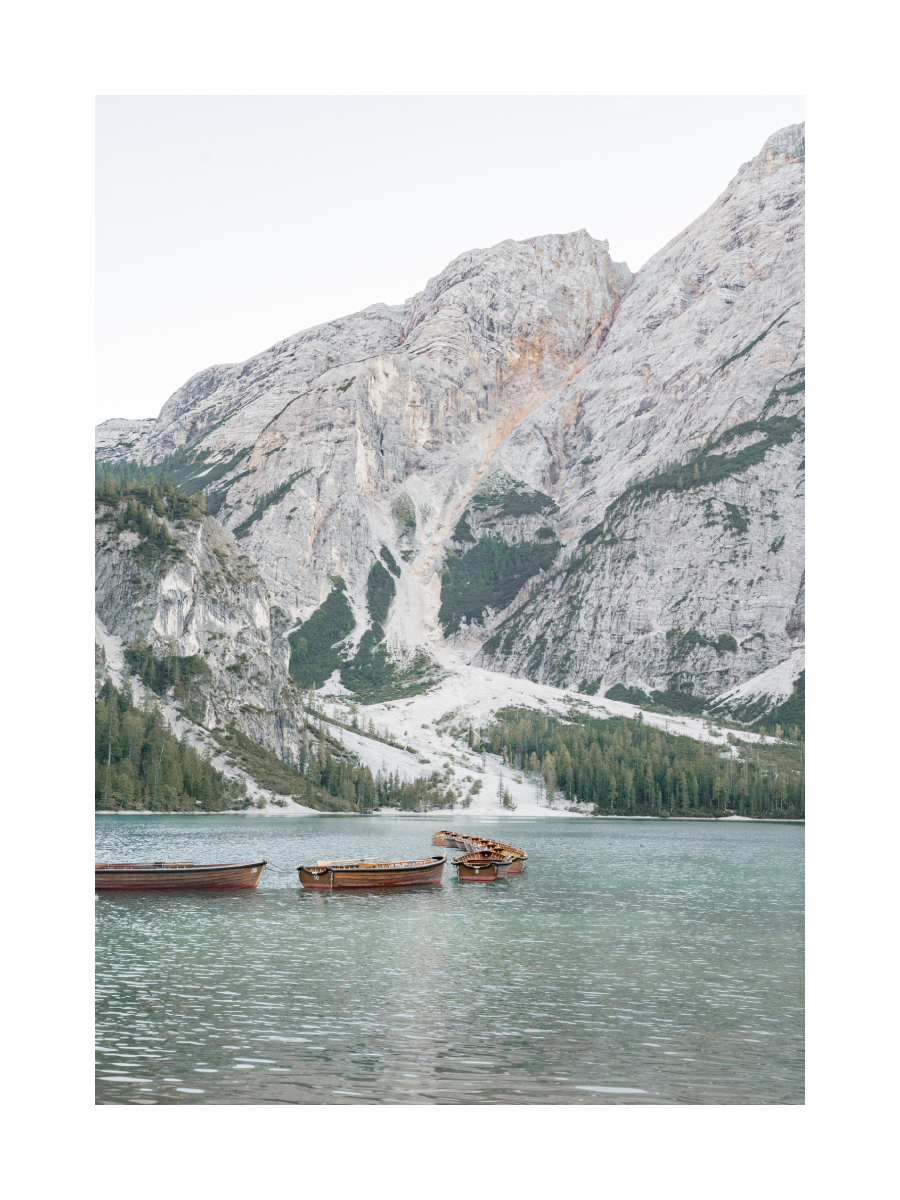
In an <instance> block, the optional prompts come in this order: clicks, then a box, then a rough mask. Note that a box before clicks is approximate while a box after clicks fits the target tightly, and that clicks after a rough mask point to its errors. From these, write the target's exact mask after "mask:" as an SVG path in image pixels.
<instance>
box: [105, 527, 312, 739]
mask: <svg viewBox="0 0 900 1200" xmlns="http://www.w3.org/2000/svg"><path fill="white" fill-rule="evenodd" d="M120 511H121V506H116V505H112V504H99V505H98V521H97V527H96V528H97V534H96V537H97V553H96V564H97V572H96V607H97V616H98V618H99V619H100V620H101V621H102V622H103V626H104V627H105V630H106V632H107V633H108V634H112V635H113V636H114V637H117V638H121V639H122V644H123V645H124V646H129V645H137V646H141V645H146V647H147V649H148V650H149V651H150V652H152V654H153V655H154V656H155V658H156V659H158V660H166V659H171V658H172V657H176V658H178V659H179V661H182V662H184V661H188V666H189V667H191V666H193V665H194V664H195V663H196V658H197V657H198V656H199V658H200V660H201V662H200V670H199V672H198V674H197V675H196V678H194V679H192V678H191V677H190V673H189V672H182V678H183V685H182V687H180V688H179V687H175V686H171V687H168V688H167V689H166V691H165V693H164V694H167V695H168V698H170V699H171V698H173V696H174V698H175V699H176V700H177V701H178V702H179V703H181V704H182V707H184V708H186V709H187V710H189V714H190V716H191V719H192V720H194V721H196V722H198V723H199V724H202V725H205V726H207V727H209V728H215V727H217V726H218V727H225V726H230V725H233V726H235V727H237V728H238V729H240V730H241V731H242V732H244V733H247V734H248V735H249V736H251V737H252V738H253V739H254V740H255V741H257V742H259V743H260V744H263V745H266V746H268V747H269V748H271V749H274V750H276V751H277V752H278V754H279V755H280V757H282V758H284V759H286V760H288V761H291V760H292V759H293V758H294V756H295V753H296V749H297V729H296V726H297V721H296V716H297V712H296V709H297V703H298V696H297V692H296V689H295V688H294V686H293V684H292V683H291V682H290V681H289V680H288V679H287V672H286V658H285V656H284V654H282V655H281V656H280V658H279V656H278V653H277V651H276V652H275V653H273V638H272V633H273V629H272V622H273V619H274V621H275V623H276V626H277V620H278V615H279V614H278V613H277V612H275V613H273V612H272V610H271V608H270V603H269V597H268V594H267V591H266V587H265V583H264V582H263V580H262V578H261V577H260V574H259V572H258V570H257V568H256V566H255V565H254V564H253V563H252V562H251V561H250V559H249V558H248V557H247V556H246V555H243V554H241V552H240V548H239V546H238V544H237V543H236V542H235V539H234V538H233V537H232V536H231V534H229V533H228V532H227V531H226V530H224V529H222V527H221V526H220V525H219V524H218V522H217V521H215V520H213V519H212V518H210V517H201V518H200V519H191V518H185V519H182V520H180V521H178V522H172V521H168V520H166V519H164V518H163V519H162V520H161V521H160V522H159V524H160V525H161V527H162V528H163V529H164V530H165V533H166V535H167V536H168V539H170V542H169V544H168V545H166V546H165V547H164V548H163V549H162V550H158V549H156V548H154V547H153V546H152V545H151V544H150V543H149V542H148V540H147V539H146V538H142V537H141V536H140V535H139V533H137V532H134V531H133V530H131V529H124V530H121V531H119V532H117V531H116V528H115V518H116V516H117V515H119V513H120ZM276 632H277V630H276ZM204 668H205V669H204Z"/></svg>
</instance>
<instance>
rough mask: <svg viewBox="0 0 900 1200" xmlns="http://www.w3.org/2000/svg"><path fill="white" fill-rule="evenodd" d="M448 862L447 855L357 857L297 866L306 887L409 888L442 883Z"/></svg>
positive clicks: (330, 888)
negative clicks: (395, 858) (391, 858)
mask: <svg viewBox="0 0 900 1200" xmlns="http://www.w3.org/2000/svg"><path fill="white" fill-rule="evenodd" d="M446 861H447V855H446V854H435V855H433V856H432V857H431V858H413V859H407V860H405V861H403V862H380V861H379V860H378V859H362V858H356V859H349V860H342V861H339V862H330V861H322V862H317V863H316V865H315V866H314V867H298V868H297V874H298V875H299V876H300V882H301V883H302V884H303V886H304V887H305V888H318V889H320V890H325V891H332V890H335V889H337V888H371V887H409V886H411V885H413V884H421V883H440V882H441V876H442V875H443V873H444V863H445V862H446Z"/></svg>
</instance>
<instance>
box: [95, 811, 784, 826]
mask: <svg viewBox="0 0 900 1200" xmlns="http://www.w3.org/2000/svg"><path fill="white" fill-rule="evenodd" d="M457 811H458V810H456V809H433V810H432V811H431V812H425V813H417V812H401V811H399V810H398V809H390V808H383V809H380V810H379V811H378V812H369V813H351V812H320V811H319V810H318V809H306V810H305V811H304V812H269V811H268V810H260V809H256V810H255V811H252V810H249V809H224V810H223V811H222V812H159V811H156V810H151V809H112V808H96V809H94V816H95V817H253V816H259V817H286V818H295V817H351V818H354V819H356V818H358V817H414V818H418V819H422V818H426V819H428V820H431V821H433V820H436V819H437V818H438V817H441V816H444V815H446V814H448V813H450V814H452V813H454V812H457ZM545 815H546V816H547V817H565V818H568V817H584V818H586V819H588V820H591V821H713V822H715V823H716V824H721V823H723V822H726V821H729V822H730V821H734V822H740V823H741V824H742V825H745V824H750V825H805V824H806V818H805V817H738V816H730V817H654V816H650V815H649V814H644V813H636V814H635V815H634V816H629V815H628V814H626V813H599V814H598V815H597V816H594V814H593V813H568V812H548V813H546V814H543V813H542V814H541V816H542V817H543V816H545ZM497 818H499V819H501V820H504V821H514V820H519V821H533V820H535V819H536V818H535V816H534V815H533V814H526V813H523V814H522V815H521V816H520V817H518V818H517V817H516V816H515V814H514V813H485V812H479V813H471V814H469V816H468V817H467V819H468V820H475V821H485V820H488V821H493V820H496V819H497Z"/></svg>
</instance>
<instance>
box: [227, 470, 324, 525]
mask: <svg viewBox="0 0 900 1200" xmlns="http://www.w3.org/2000/svg"><path fill="white" fill-rule="evenodd" d="M310 474H312V467H307V468H306V470H305V471H297V472H296V473H295V474H293V475H291V476H290V477H289V478H287V479H285V481H284V483H280V484H279V485H278V487H276V488H273V489H272V491H271V492H264V493H263V494H262V495H261V496H260V497H259V498H258V499H257V501H256V503H255V504H254V505H253V510H252V511H251V513H250V516H249V517H247V519H246V520H244V521H241V523H240V525H237V526H235V528H234V529H233V530H232V532H233V533H234V536H235V537H236V538H243V537H246V536H247V534H248V533H249V532H250V526H251V525H253V523H254V522H255V521H258V520H259V518H260V517H261V516H262V515H263V513H264V512H265V511H266V509H268V508H271V507H272V505H273V504H277V503H278V501H279V500H281V499H283V498H284V497H285V496H286V495H287V494H288V492H289V491H290V490H291V488H292V487H293V486H294V484H295V483H296V482H297V480H298V479H302V478H303V477H304V475H310Z"/></svg>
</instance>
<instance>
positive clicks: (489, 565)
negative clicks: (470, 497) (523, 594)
mask: <svg viewBox="0 0 900 1200" xmlns="http://www.w3.org/2000/svg"><path fill="white" fill-rule="evenodd" d="M559 550H560V544H559V542H557V541H556V540H554V541H552V542H513V543H512V544H510V543H509V542H506V541H504V540H503V538H498V537H483V538H479V539H478V542H477V543H476V544H475V545H474V546H473V547H472V548H471V549H470V550H466V551H465V553H462V554H461V553H459V552H458V551H454V550H449V551H448V552H447V557H446V562H445V566H444V569H443V571H442V572H441V608H440V612H439V614H438V619H439V620H440V622H441V624H442V625H443V627H444V633H445V634H451V633H456V632H458V630H459V628H460V626H461V624H462V622H463V620H466V621H468V622H469V624H475V623H479V624H480V623H481V622H482V620H483V618H484V615H485V613H486V611H487V610H488V609H489V608H490V609H493V610H494V612H500V611H501V610H502V609H504V608H507V607H508V606H509V605H510V604H512V602H513V600H514V599H515V598H516V595H517V594H518V592H519V591H520V589H521V588H522V587H523V585H524V584H525V583H527V582H528V580H529V579H531V577H532V576H533V575H537V574H538V572H539V571H546V570H548V569H549V568H550V566H551V565H552V563H553V560H554V559H555V558H556V556H557V554H558V553H559Z"/></svg>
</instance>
